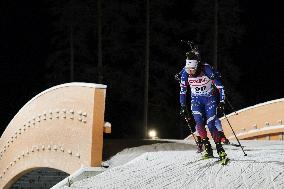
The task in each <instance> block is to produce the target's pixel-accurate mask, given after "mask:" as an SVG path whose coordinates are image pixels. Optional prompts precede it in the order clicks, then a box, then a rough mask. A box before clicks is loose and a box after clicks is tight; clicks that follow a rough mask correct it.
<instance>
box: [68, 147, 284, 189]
mask: <svg viewBox="0 0 284 189" xmlns="http://www.w3.org/2000/svg"><path fill="white" fill-rule="evenodd" d="M172 142H173V143H158V144H153V145H146V146H140V147H136V148H129V149H124V150H123V151H121V152H120V153H118V154H116V155H115V156H113V157H112V158H111V159H110V160H108V161H107V162H104V164H109V168H108V169H107V170H106V171H105V172H103V173H101V174H99V175H97V176H94V177H91V178H88V179H84V180H81V181H78V182H75V183H74V184H72V186H71V187H66V188H96V189H124V188H125V189H126V188H127V189H132V188H133V189H134V188H135V189H140V188H141V189H142V188H143V189H144V188H149V189H153V188H154V189H155V188H167V189H177V188H188V189H200V188H202V189H203V188H204V189H205V188H206V189H207V188H210V189H211V188H216V189H217V188H218V189H229V188H241V189H248V188H255V189H259V188H260V189H272V188H274V189H281V188H282V189H283V188H284V142H281V141H241V143H242V145H244V146H245V147H244V149H245V151H246V153H247V154H248V156H244V154H243V152H242V151H241V148H240V147H234V146H229V145H227V146H224V148H225V150H226V153H227V154H228V156H229V158H230V159H231V160H230V162H229V164H228V165H225V166H222V165H220V163H219V162H217V158H212V159H208V160H201V159H200V154H197V153H196V147H195V145H194V144H193V142H192V141H172ZM233 142H234V141H233ZM211 144H212V141H211ZM213 146H214V145H213ZM214 155H215V156H217V154H216V150H214Z"/></svg>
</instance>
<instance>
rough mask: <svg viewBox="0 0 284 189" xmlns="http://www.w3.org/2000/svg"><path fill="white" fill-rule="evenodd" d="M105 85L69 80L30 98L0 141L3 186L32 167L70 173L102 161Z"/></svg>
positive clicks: (7, 185) (0, 174)
mask: <svg viewBox="0 0 284 189" xmlns="http://www.w3.org/2000/svg"><path fill="white" fill-rule="evenodd" d="M105 94H106V86H105V85H98V84H90V83H68V84H63V85H59V86H55V87H53V88H50V89H48V90H46V91H44V92H42V93H40V94H38V95H37V96H36V97H34V98H33V99H31V100H30V101H29V102H28V103H27V104H26V105H24V106H23V107H22V108H21V110H20V111H19V112H18V113H17V114H16V115H15V117H14V118H13V119H12V120H11V122H10V123H9V125H8V127H7V128H6V130H5V131H4V133H3V135H2V136H1V139H0V188H9V186H11V184H12V183H14V182H15V181H16V180H17V179H18V178H20V177H21V176H22V175H24V174H25V173H26V172H30V171H31V170H33V169H36V168H40V167H46V168H54V169H58V170H61V171H63V172H66V173H68V174H71V173H73V172H75V171H76V170H78V169H79V168H80V167H81V166H89V167H93V166H98V165H100V163H101V161H102V147H103V130H104V108H105Z"/></svg>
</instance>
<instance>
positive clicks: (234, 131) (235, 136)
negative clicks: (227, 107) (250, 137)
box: [223, 112, 247, 156]
mask: <svg viewBox="0 0 284 189" xmlns="http://www.w3.org/2000/svg"><path fill="white" fill-rule="evenodd" d="M223 114H224V116H225V118H226V120H227V122H228V124H229V126H230V127H231V129H232V131H233V134H234V135H235V137H236V139H237V141H238V143H239V145H240V147H241V149H242V151H243V153H244V156H247V154H246V153H245V151H244V149H243V146H242V145H241V143H240V141H239V139H238V137H237V135H236V133H235V131H234V129H233V127H232V126H231V123H230V122H229V119H228V118H227V116H226V114H225V112H223Z"/></svg>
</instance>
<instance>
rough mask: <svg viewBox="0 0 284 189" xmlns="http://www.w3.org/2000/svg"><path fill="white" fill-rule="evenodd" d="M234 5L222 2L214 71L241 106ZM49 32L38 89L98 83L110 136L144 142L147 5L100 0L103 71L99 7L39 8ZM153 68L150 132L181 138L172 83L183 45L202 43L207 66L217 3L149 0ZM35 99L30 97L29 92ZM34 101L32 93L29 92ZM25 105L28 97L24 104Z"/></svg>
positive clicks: (80, 1) (77, 1)
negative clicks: (185, 42)
mask: <svg viewBox="0 0 284 189" xmlns="http://www.w3.org/2000/svg"><path fill="white" fill-rule="evenodd" d="M238 2H239V1H238V0H226V1H224V0H223V1H221V0H219V4H218V5H219V13H218V15H219V17H218V21H219V22H218V23H219V25H218V58H219V61H218V68H219V69H220V71H221V73H222V75H223V80H224V84H225V86H226V89H227V92H228V96H229V98H230V97H231V98H233V99H234V100H232V102H233V104H235V105H236V107H237V108H238V104H241V103H240V102H242V100H243V99H242V98H241V94H239V93H238V92H237V90H236V88H234V86H237V84H238V81H239V79H240V77H241V75H240V73H239V72H238V71H237V69H238V67H237V66H236V62H235V56H237V55H236V54H235V53H234V52H236V51H237V50H238V44H239V42H240V41H242V36H243V27H242V25H241V24H240V21H239V16H240V14H241V12H240V9H239V5H238ZM38 11H39V12H41V14H44V16H43V17H45V18H48V19H45V21H46V23H45V24H46V32H47V33H48V35H47V38H46V41H44V42H45V45H46V50H45V53H43V55H42V56H43V57H45V58H44V60H45V61H44V65H39V66H40V67H41V68H42V72H41V76H44V79H43V80H44V81H42V82H41V84H42V85H41V86H40V87H39V88H38V90H45V89H46V88H48V87H51V86H54V85H57V84H61V83H65V82H71V81H77V82H92V83H97V82H98V81H99V73H100V74H102V79H103V81H102V83H103V84H106V85H107V86H108V88H107V98H106V118H105V119H106V120H107V121H110V122H111V123H112V125H113V134H112V136H113V137H142V136H143V110H144V104H143V102H144V70H145V43H146V41H145V39H146V1H141V0H124V1H116V0H101V9H100V11H101V31H102V35H101V40H102V68H99V66H98V55H99V54H98V51H99V49H98V45H97V43H98V23H99V22H98V15H99V13H98V3H97V1H91V0H62V1H54V0H45V1H44V3H43V4H42V7H41V8H40V9H39V10H38ZM149 12H150V47H149V48H150V49H149V50H150V58H149V61H150V68H149V113H148V120H149V121H148V123H149V126H148V128H156V129H157V130H158V131H159V133H160V134H159V135H160V137H163V138H165V137H171V138H173V137H176V138H178V137H180V128H181V127H182V125H180V117H179V84H178V83H177V82H176V81H175V80H174V75H175V73H177V72H179V71H180V70H181V69H182V67H183V65H184V62H185V51H186V48H184V46H182V45H181V44H180V42H179V41H180V40H181V39H189V40H194V41H196V42H197V43H198V44H199V49H200V50H201V55H202V59H203V60H204V61H207V62H208V63H209V64H211V65H212V60H213V56H214V54H213V48H214V47H213V43H214V41H213V30H214V1H210V0H203V1H198V0H192V1H188V0H180V1H172V0H150V11H149ZM31 95H33V94H31ZM34 95H35V94H34ZM25 100H26V99H25Z"/></svg>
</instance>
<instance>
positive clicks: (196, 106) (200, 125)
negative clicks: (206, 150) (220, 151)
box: [191, 97, 207, 153]
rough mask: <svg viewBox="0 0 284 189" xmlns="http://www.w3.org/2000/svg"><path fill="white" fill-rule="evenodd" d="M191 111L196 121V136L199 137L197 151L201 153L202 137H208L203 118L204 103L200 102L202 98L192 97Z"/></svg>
mask: <svg viewBox="0 0 284 189" xmlns="http://www.w3.org/2000/svg"><path fill="white" fill-rule="evenodd" d="M191 111H192V114H193V117H194V120H195V123H196V126H195V128H196V132H195V133H196V138H197V147H198V148H197V152H198V153H200V152H202V151H203V149H202V138H207V131H206V129H205V126H204V119H203V113H204V110H203V104H202V103H201V102H200V99H198V98H197V97H192V99H191Z"/></svg>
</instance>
